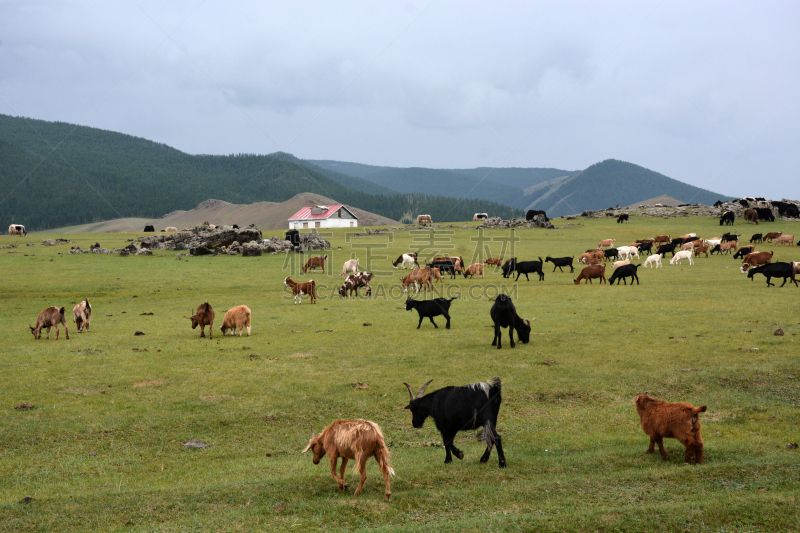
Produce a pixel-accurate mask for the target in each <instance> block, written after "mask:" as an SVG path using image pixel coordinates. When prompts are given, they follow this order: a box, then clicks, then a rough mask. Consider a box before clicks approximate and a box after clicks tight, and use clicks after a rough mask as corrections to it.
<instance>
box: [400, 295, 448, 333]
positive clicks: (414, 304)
mask: <svg viewBox="0 0 800 533" xmlns="http://www.w3.org/2000/svg"><path fill="white" fill-rule="evenodd" d="M453 300H455V298H450V299H449V300H448V299H447V298H434V299H433V300H412V299H411V298H409V299H408V300H406V311H411V310H412V309H416V310H417V313H419V324H417V329H419V327H420V326H421V325H422V319H423V318H426V317H427V318H428V320H430V321H431V324H433V327H435V328H437V329H438V328H439V326H437V325H436V322H434V321H433V317H435V316H439V315H443V316H444V317H445V318H446V319H447V325H446V326H445V328H447V329H450V313H448V311H449V310H450V303H451V302H452V301H453Z"/></svg>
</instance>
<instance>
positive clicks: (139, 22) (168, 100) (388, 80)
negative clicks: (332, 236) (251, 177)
mask: <svg viewBox="0 0 800 533" xmlns="http://www.w3.org/2000/svg"><path fill="white" fill-rule="evenodd" d="M198 5H199V7H198ZM139 6H141V7H139ZM798 15H800V5H798V4H796V3H791V2H768V3H758V4H753V3H744V2H743V3H733V2H726V3H722V4H720V3H697V2H662V3H659V4H656V3H640V2H635V3H634V2H620V3H611V2H569V3H563V2H559V3H555V2H554V3H535V4H534V3H523V2H513V3H503V4H496V3H495V4H486V3H477V2H475V3H465V2H433V3H427V2H424V3H423V2H408V3H402V4H400V3H397V4H393V3H374V2H362V3H356V2H341V3H332V2H304V3H279V2H275V3H269V4H264V3H258V2H255V3H241V2H236V3H222V2H217V1H213V0H207V1H206V2H203V3H200V2H199V1H194V2H175V3H169V4H166V5H164V4H162V3H157V2H152V3H148V2H137V3H132V2H131V3H88V4H87V3H81V2H76V3H63V2H16V3H15V2H5V3H3V4H1V5H0V39H2V45H0V97H2V100H0V112H2V113H8V114H19V115H23V116H30V117H34V118H40V119H45V120H62V121H68V122H78V123H83V124H86V125H89V126H95V127H102V128H105V129H111V130H116V131H121V132H124V133H129V134H132V135H138V136H141V137H146V138H150V139H153V140H156V141H160V142H165V143H167V144H170V145H172V146H175V147H176V148H179V149H181V150H185V151H187V152H190V153H237V152H253V153H269V152H272V151H275V150H278V149H283V150H287V151H290V152H292V153H295V154H296V155H298V156H299V157H306V158H328V159H342V160H349V161H357V162H364V163H372V164H385V165H398V166H429V167H472V166H487V165H488V166H552V167H557V168H565V169H578V168H584V167H586V166H588V165H590V164H592V163H594V162H597V161H599V160H602V159H606V158H617V159H624V160H627V161H631V162H633V163H637V164H640V165H643V166H646V167H648V168H651V169H654V170H657V171H660V172H663V173H665V174H667V175H669V176H671V177H674V178H676V179H680V180H683V181H686V182H689V183H692V184H695V185H698V186H702V187H706V188H710V189H712V190H717V191H719V192H724V193H728V194H763V195H767V196H771V197H775V198H778V197H781V196H787V195H788V196H795V197H796V196H798V194H797V187H796V186H795V187H794V190H792V187H791V183H792V182H793V181H796V180H794V179H793V174H792V172H795V173H796V169H797V168H798V163H800V154H799V153H798V150H797V149H796V147H797V146H798V144H800V143H798V141H800V138H799V137H800V136H799V135H798V133H800V132H799V131H798V130H799V129H800V127H799V126H798V124H800V121H799V120H798V118H800V117H799V116H798V113H799V112H800V109H798V91H799V90H800V61H798V57H799V56H800V34H798V32H797V31H796V21H797V20H798ZM176 28H177V29H176ZM162 29H163V31H162ZM164 32H167V33H170V32H174V33H172V35H171V39H172V40H170V39H166V40H165V37H166V35H165V33H164ZM173 40H174V42H173ZM787 186H788V187H787Z"/></svg>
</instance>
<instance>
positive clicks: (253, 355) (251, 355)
mask: <svg viewBox="0 0 800 533" xmlns="http://www.w3.org/2000/svg"><path fill="white" fill-rule="evenodd" d="M250 359H251V360H252V359H261V356H260V355H258V354H256V353H251V354H250Z"/></svg>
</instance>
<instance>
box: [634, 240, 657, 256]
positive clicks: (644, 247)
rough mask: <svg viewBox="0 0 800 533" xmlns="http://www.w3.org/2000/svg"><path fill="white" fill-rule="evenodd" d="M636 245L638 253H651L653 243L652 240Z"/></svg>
mask: <svg viewBox="0 0 800 533" xmlns="http://www.w3.org/2000/svg"><path fill="white" fill-rule="evenodd" d="M636 247H637V248H638V249H639V253H640V254H643V253H645V252H647V253H648V255H651V254H652V253H653V243H652V242H643V243H641V244H637V245H636Z"/></svg>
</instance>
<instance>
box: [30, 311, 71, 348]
mask: <svg viewBox="0 0 800 533" xmlns="http://www.w3.org/2000/svg"><path fill="white" fill-rule="evenodd" d="M65 313H66V310H65V309H64V308H63V307H55V306H53V307H48V308H47V309H44V310H43V311H42V312H41V313H39V316H38V317H36V327H33V326H28V327H29V328H31V333H33V338H35V339H41V338H42V328H47V340H50V328H51V327H53V326H55V328H56V340H58V325H59V324H63V325H64V334H65V335H66V336H67V340H69V329H67V319H66V318H65V317H64V314H65Z"/></svg>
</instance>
